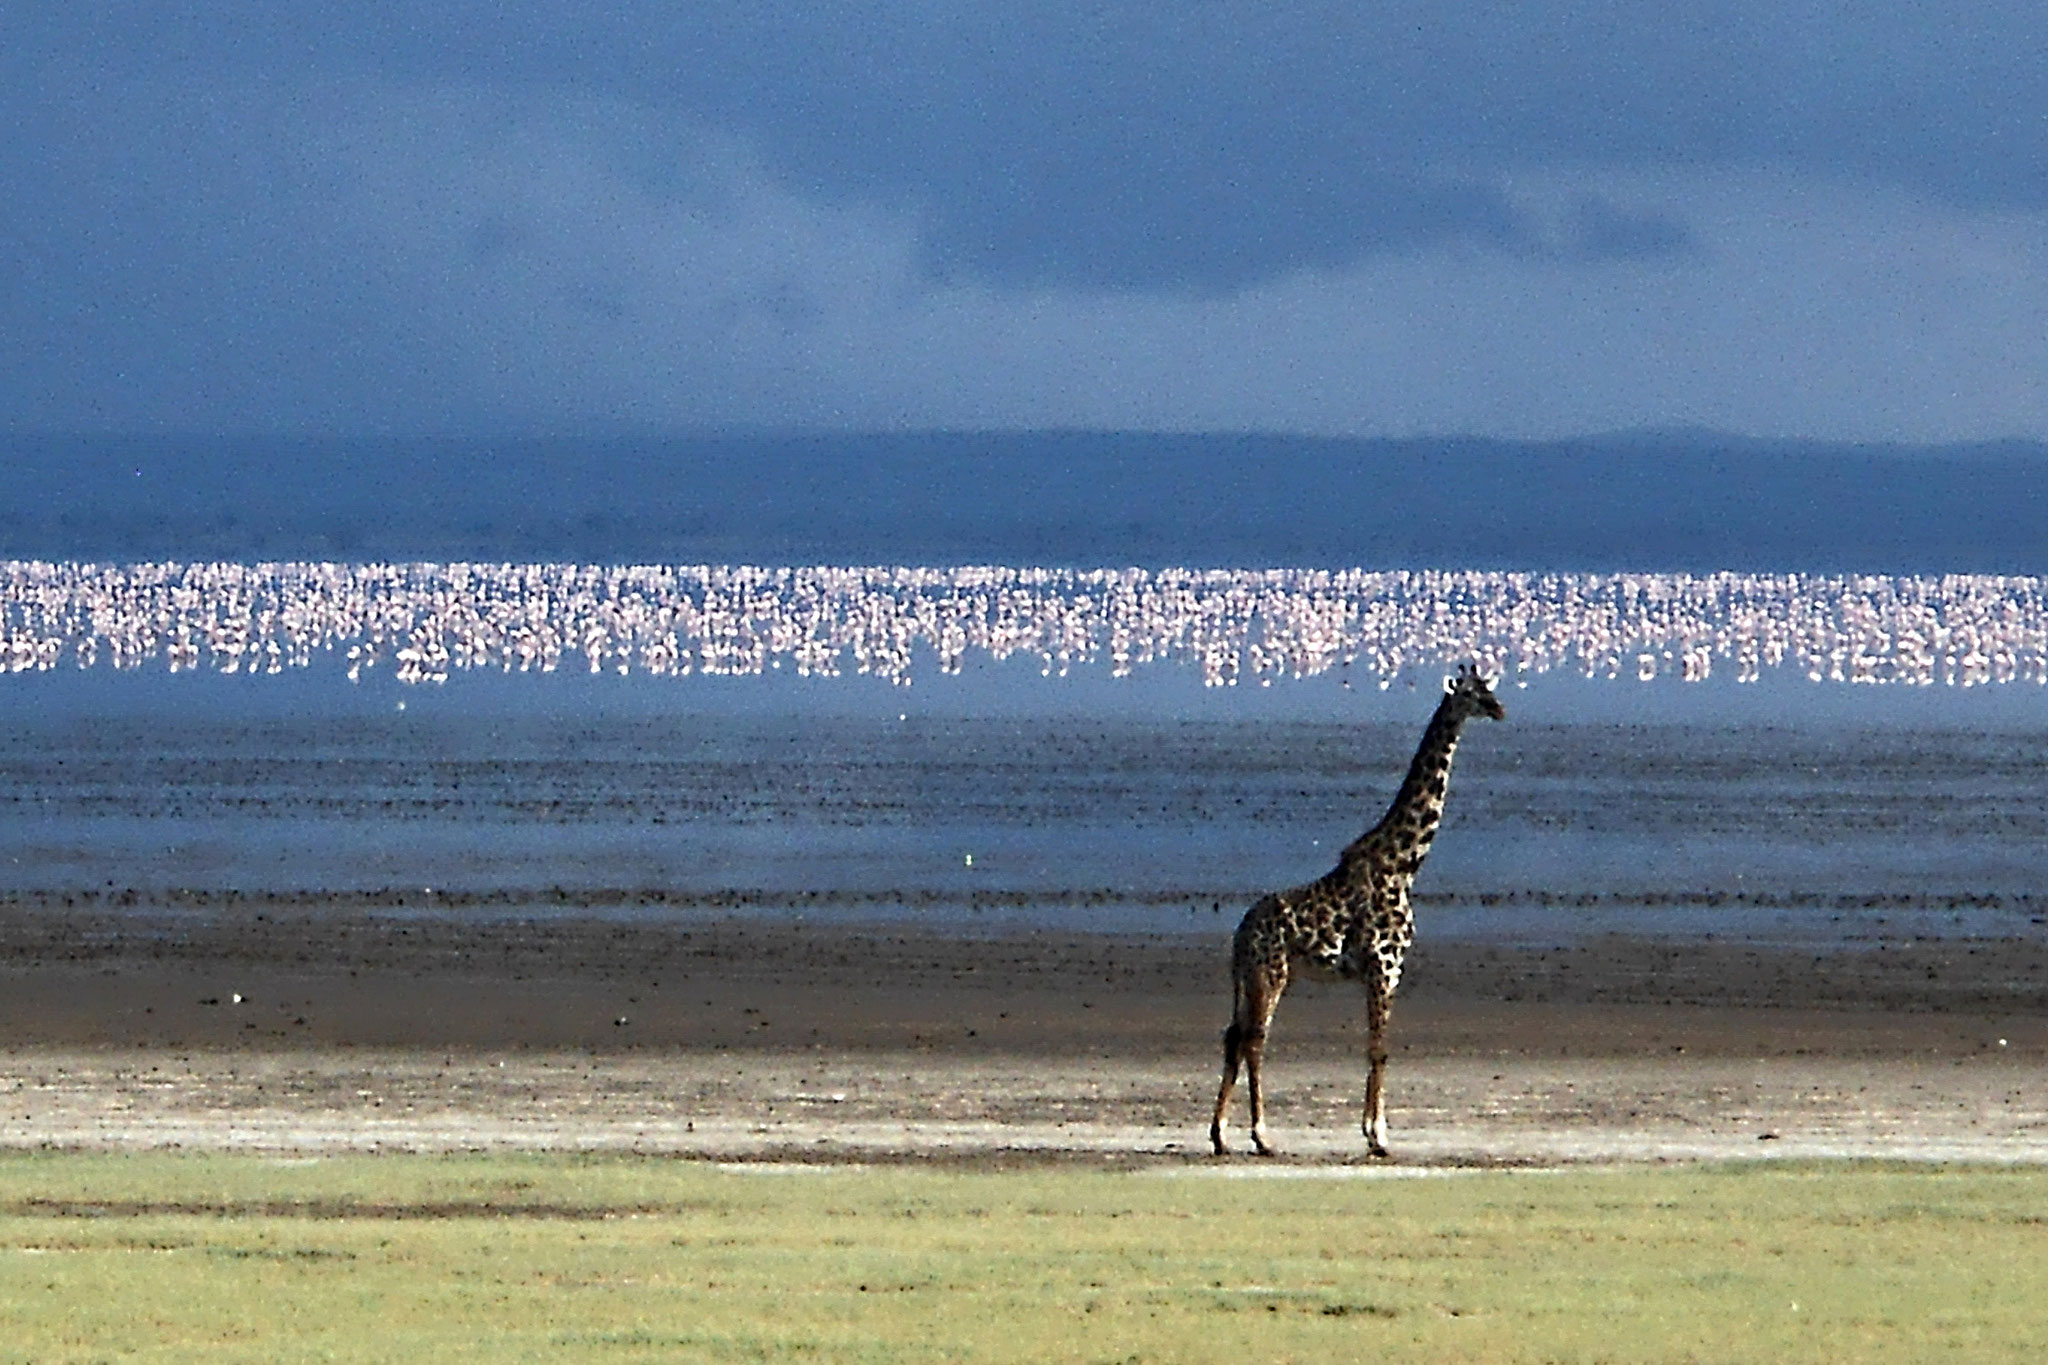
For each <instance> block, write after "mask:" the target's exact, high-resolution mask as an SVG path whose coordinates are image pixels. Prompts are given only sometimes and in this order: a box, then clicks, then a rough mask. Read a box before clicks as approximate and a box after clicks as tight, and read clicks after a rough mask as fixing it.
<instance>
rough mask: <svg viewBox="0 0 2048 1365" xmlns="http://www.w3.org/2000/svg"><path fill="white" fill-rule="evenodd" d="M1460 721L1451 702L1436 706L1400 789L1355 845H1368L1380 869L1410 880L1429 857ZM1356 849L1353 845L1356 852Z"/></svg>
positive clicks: (1461, 718) (1447, 783) (1462, 722)
mask: <svg viewBox="0 0 2048 1365" xmlns="http://www.w3.org/2000/svg"><path fill="white" fill-rule="evenodd" d="M1464 727H1465V718H1464V717H1463V716H1462V715H1460V714H1459V713H1458V712H1457V711H1456V710H1455V709H1453V707H1452V705H1451V702H1450V699H1449V698H1446V699H1445V700H1444V703H1443V704H1442V705H1441V706H1439V707H1437V709H1436V714H1435V715H1434V716H1432V717H1430V721H1429V728H1427V729H1426V730H1424V731H1423V732H1422V743H1421V744H1420V745H1418V746H1417V747H1416V750H1415V758H1414V761H1413V762H1411V763H1409V765H1408V776H1407V777H1405V778H1403V779H1402V781H1401V790H1400V791H1398V792H1396V793H1395V794H1394V801H1393V804H1392V805H1390V806H1388V807H1387V813H1386V814H1385V815H1384V816H1382V817H1381V818H1380V822H1379V823H1378V824H1377V825H1375V826H1373V828H1372V829H1371V830H1369V831H1368V832H1367V833H1366V835H1365V837H1364V838H1362V839H1360V840H1359V841H1358V845H1365V846H1368V847H1369V848H1370V849H1371V851H1372V852H1373V853H1374V854H1375V855H1377V860H1378V861H1380V862H1381V863H1382V865H1383V869H1382V870H1384V865H1385V864H1387V863H1391V864H1393V865H1394V867H1395V868H1396V869H1397V870H1398V871H1399V872H1400V873H1401V874H1402V875H1403V876H1405V877H1411V878H1412V877H1413V876H1414V875H1415V871H1416V869H1417V868H1419V867H1421V866H1422V860H1423V858H1424V857H1425V856H1427V855H1428V853H1429V845H1430V841H1431V840H1433V839H1435V838H1436V827H1437V824H1438V822H1439V821H1441V820H1442V819H1443V814H1444V792H1445V791H1446V790H1447V789H1448V788H1449V786H1450V781H1451V756H1452V755H1453V754H1455V753H1456V752H1457V749H1458V736H1459V733H1460V732H1461V731H1462V730H1463V729H1464ZM1358 845H1354V847H1357V846H1358Z"/></svg>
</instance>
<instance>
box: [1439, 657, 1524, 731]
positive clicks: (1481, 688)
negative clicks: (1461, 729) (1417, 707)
mask: <svg viewBox="0 0 2048 1365" xmlns="http://www.w3.org/2000/svg"><path fill="white" fill-rule="evenodd" d="M1444 699H1445V701H1446V702H1447V703H1448V704H1449V705H1452V706H1455V707H1457V708H1458V710H1459V713H1460V719H1464V718H1466V717H1470V716H1485V717H1486V718H1487V719H1488V720H1505V719H1506V718H1507V714H1508V713H1507V709H1506V708H1505V707H1503V706H1502V705H1501V704H1500V699H1499V698H1498V697H1496V696H1494V695H1493V683H1492V681H1491V680H1489V679H1488V678H1487V677H1486V676H1485V675H1484V674H1482V673H1481V672H1480V671H1479V669H1478V668H1477V666H1475V665H1473V664H1460V665H1458V671H1457V672H1456V673H1453V674H1451V676H1450V677H1448V678H1445V679H1444Z"/></svg>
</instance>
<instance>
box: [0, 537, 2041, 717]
mask: <svg viewBox="0 0 2048 1365" xmlns="http://www.w3.org/2000/svg"><path fill="white" fill-rule="evenodd" d="M975 652H980V653H983V654H986V655H987V656H989V657H990V658H992V659H997V660H1002V659H1008V658H1011V657H1013V656H1017V655H1026V656H1033V657H1035V658H1037V659H1038V660H1039V661H1041V663H1042V664H1043V666H1044V668H1045V669H1046V671H1048V672H1055V671H1057V672H1064V671H1066V670H1067V669H1069V668H1071V667H1074V666H1091V665H1093V666H1101V665H1105V664H1106V665H1107V667H1108V668H1109V669H1110V671H1111V672H1112V673H1114V674H1116V675H1118V676H1122V675H1125V674H1128V673H1129V672H1131V671H1132V670H1133V669H1135V668H1138V667H1141V666H1144V665H1151V664H1185V665H1191V666H1193V667H1196V668H1199V669H1200V670H1201V673H1202V677H1203V679H1204V680H1205V681H1206V682H1207V683H1209V684H1211V685H1216V686H1228V685H1234V684H1237V683H1239V682H1243V681H1251V682H1257V683H1267V682H1271V681H1272V680H1274V679H1275V678H1279V677H1285V676H1297V677H1299V676H1308V675H1311V674H1317V673H1321V672H1324V671H1325V670H1328V669H1330V668H1332V667H1336V666H1338V665H1353V666H1355V668H1356V670H1357V675H1363V676H1367V677H1371V678H1376V679H1377V680H1378V681H1379V683H1380V685H1381V686H1386V685H1388V684H1390V683H1391V682H1392V681H1393V680H1394V679H1395V678H1397V677H1399V676H1401V675H1402V673H1403V672H1404V670H1410V669H1418V668H1435V667H1439V666H1442V665H1445V664H1448V663H1451V662H1455V661H1463V660H1474V661H1477V662H1478V664H1479V665H1480V666H1481V667H1482V668H1485V669H1487V670H1489V671H1492V672H1496V673H1505V674H1518V673H1519V674H1529V673H1544V672H1548V671H1550V670H1552V669H1564V668H1569V669H1574V670H1577V671H1579V672H1582V673H1584V674H1586V675H1587V676H1604V677H1633V678H1639V679H1642V680H1644V681H1648V680H1651V679H1654V678H1656V677H1658V676H1660V675H1675V676H1679V677H1683V678H1685V679H1687V680H1689V681H1698V680H1701V679H1705V678H1707V677H1708V676H1710V675H1711V674H1712V673H1713V672H1714V671H1715V670H1716V669H1717V668H1723V667H1726V668H1729V669H1732V670H1733V672H1734V674H1735V676H1736V677H1737V678H1738V679H1739V680H1742V681H1755V680H1756V679H1757V678H1758V677H1760V676H1761V674H1762V673H1763V671H1764V670H1766V669H1775V668H1781V667H1791V668H1796V669H1798V670H1801V671H1802V672H1804V673H1805V675H1806V676H1808V677H1809V678H1811V679H1813V680H1814V681H1836V682H1850V683H1893V684H1908V685H1915V686H1925V685H1930V684H1937V683H1941V684H1949V685H1954V686H1963V687H1971V686H1976V685H1979V684H1984V683H2007V682H2019V681H2025V682H2033V683H2044V682H2048V579H2043V578H2036V577H2003V576H1991V575H1966V574H1956V575H1946V576H1939V577H1896V576H1877V575H1851V576H1820V575H1808V574H1755V573H1707V574H1680V573H1611V574H1578V573H1550V574H1537V573H1502V572H1484V571H1468V572H1448V571H1447V572H1373V571H1367V570H1362V569H1354V570H1341V571H1336V570H1333V571H1325V570H1312V569H1263V570H1253V569H1160V570H1143V569H1094V570H1072V569H1049V568H1004V567H971V568H903V567H897V568H891V567H866V568H861V567H851V568H832V567H816V568H756V567H745V566H711V565H697V566H683V565H654V566H629V567H611V566H602V565H583V564H481V563H477V564H469V563H448V564H425V563H422V564H397V563H391V564H340V563H276V564H241V563H198V564H182V563H144V564H97V563H67V562H54V561H44V560H12V561H0V669H5V670H7V671H11V672H23V671H31V670H50V669H56V668H60V667H66V666H76V667H81V668H89V667H92V666H94V665H95V664H97V663H99V662H101V661H105V662H106V663H108V664H110V665H111V666H113V667H115V668H122V669H129V668H138V667H143V666H145V665H151V664H161V665H165V666H168V667H169V668H170V669H171V670H172V671H174V672H177V671H182V670H188V669H201V668H210V669H215V670H218V671H220V672H222V673H254V674H266V673H278V672H281V671H283V670H285V669H292V668H306V667H308V666H310V665H312V664H314V663H315V661H316V660H327V659H332V660H335V661H337V663H345V665H346V667H347V669H348V675H349V677H350V678H352V679H354V678H359V677H360V676H361V675H362V673H363V671H364V670H366V669H374V668H378V667H389V668H390V669H392V670H393V671H394V672H395V674H396V676H397V677H398V678H399V679H401V680H403V681H405V682H409V683H422V682H443V681H446V680H447V679H448V678H449V677H450V675H451V674H452V673H455V672H459V671H462V670H470V669H488V668H495V669H503V670H508V671H517V672H539V673H549V672H554V671H556V670H558V669H562V668H588V669H589V670H590V671H592V672H602V671H616V672H619V673H626V672H629V671H634V670H642V671H645V672H648V673H652V674H656V675H660V676H667V677H688V676H690V675H692V674H746V673H761V672H763V671H766V670H770V669H781V668H785V667H786V668H789V669H793V670H794V671H795V672H796V673H798V674H802V675H805V676H820V675H822V676H837V675H841V674H844V673H847V672H852V673H857V674H866V675H877V676H880V677H883V678H886V679H889V680H891V681H893V682H897V683H908V682H909V681H910V679H911V677H912V674H913V672H914V671H915V670H916V669H918V668H920V667H936V668H937V669H939V670H941V671H946V672H951V671H957V670H958V669H959V668H961V666H962V665H963V663H964V662H965V660H966V659H967V658H968V656H969V655H970V654H972V653H975Z"/></svg>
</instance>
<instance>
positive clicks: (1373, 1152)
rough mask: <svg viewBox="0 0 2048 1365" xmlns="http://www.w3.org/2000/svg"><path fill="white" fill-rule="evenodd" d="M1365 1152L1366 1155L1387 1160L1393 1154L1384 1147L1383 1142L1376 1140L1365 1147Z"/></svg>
mask: <svg viewBox="0 0 2048 1365" xmlns="http://www.w3.org/2000/svg"><path fill="white" fill-rule="evenodd" d="M1365 1154H1366V1155H1367V1156H1372V1157H1378V1158H1379V1159H1380V1160H1382V1161H1385V1160H1388V1159H1389V1158H1391V1157H1392V1156H1393V1155H1394V1154H1393V1153H1392V1152H1390V1151H1388V1150H1387V1149H1386V1147H1385V1145H1384V1144H1382V1143H1378V1142H1375V1143H1373V1144H1372V1145H1371V1146H1369V1147H1367V1148H1366V1149H1365Z"/></svg>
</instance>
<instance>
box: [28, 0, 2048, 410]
mask: <svg viewBox="0 0 2048 1365" xmlns="http://www.w3.org/2000/svg"><path fill="white" fill-rule="evenodd" d="M2044 14H2048V11H2044V10H2043V9H2042V7H2041V6H2040V5H2039V4H2038V3H2037V0H1949V3H1945V4H1942V5H1932V4H1923V3H1918V2H1917V0H1902V2H1901V3H1893V4H1886V5H1879V6H1852V5H1847V4H1843V3H1839V2H1837V3H1822V2H1821V0H1695V2H1694V3H1688V4H1684V5H1668V4H1650V3H1643V4H1624V3H1601V2H1600V0H1513V2H1512V3H1499V4H1467V3H1456V2H1446V0H1419V2H1417V3H1386V4H1370V5H1367V4H1360V3H1357V0H1344V2H1343V3H1330V4H1323V3H1307V2H1305V3H1295V4H1273V3H1271V2H1270V0H1245V2H1244V3H1239V2H1238V0H1147V2H1144V3H1131V4H1123V5H1117V4H1103V3H1093V4H1078V3H1073V4H1070V3H1051V2H1048V3H991V0H965V2H963V3H939V2H937V0H886V2H884V3H867V2H866V0H804V2H803V3H780V0H738V2H735V3H725V2H724V0H701V2H699V3H679V2H678V0H667V2H666V3H655V2H654V0H645V2H642V0H621V2H620V3H613V4H599V3H592V2H591V0H582V2H581V3H567V2H557V0H490V2H488V3H485V2H483V0H438V2H437V3H434V4H421V3H419V0H351V3H348V4H341V5H337V4H332V3H320V4H307V3H294V2H293V0H241V2H239V3H237V2H234V0H222V2H221V3H205V2H204V0H185V2H184V3H179V2H178V0H137V2H136V3H106V2H104V0H69V3H66V4H62V5H53V4H47V3H40V2H37V3H15V2H14V0H0V28H4V32H5V33H6V35H7V39H6V42H5V44H4V46H0V119H4V125H0V126H4V128H5V129H6V136H5V137H0V184H4V186H5V188H6V192H5V193H4V194H0V252H4V253H5V256H6V260H7V266H6V270H5V275H4V278H0V428H13V429H17V430H21V429H36V430H64V431H123V432H153V431H186V432H189V431H233V432H244V433H249V432H255V433H262V432H293V433H337V434H352V433H403V432H422V431H432V432H446V433H461V432H509V431H519V432H525V431H552V432H563V431H576V430H579V429H586V428H591V427H602V426H628V427H638V428H690V429H703V428H729V427H769V428H821V429H827V430H844V429H861V430H885V431H886V430H896V429H933V428H945V429H975V428H1005V429H1008V428H1044V427H1062V428H1115V429H1125V430H1154V431H1208V432H1215V431H1267V432H1298V433H1315V434H1324V435H1371V436H1410V435H1436V434H1452V433H1457V434H1473V435H1482V436H1497V437H1536V438H1550V437H1560V436H1570V435H1574V434H1581V433H1589V432H1602V431H1614V430H1624V429H1635V428H1708V429H1715V430H1722V431H1729V432H1738V433H1744V434H1748V435H1757V436H1773V437H1806V438H1818V439H1824V440H1856V441H1902V442H1943V441H1965V440H1984V439H1998V438H2007V437H2024V438H2031V439H2036V440H2039V439H2042V438H2048V100H2043V98H2042V92H2043V91H2048V19H2044V18H2043V15H2044Z"/></svg>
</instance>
